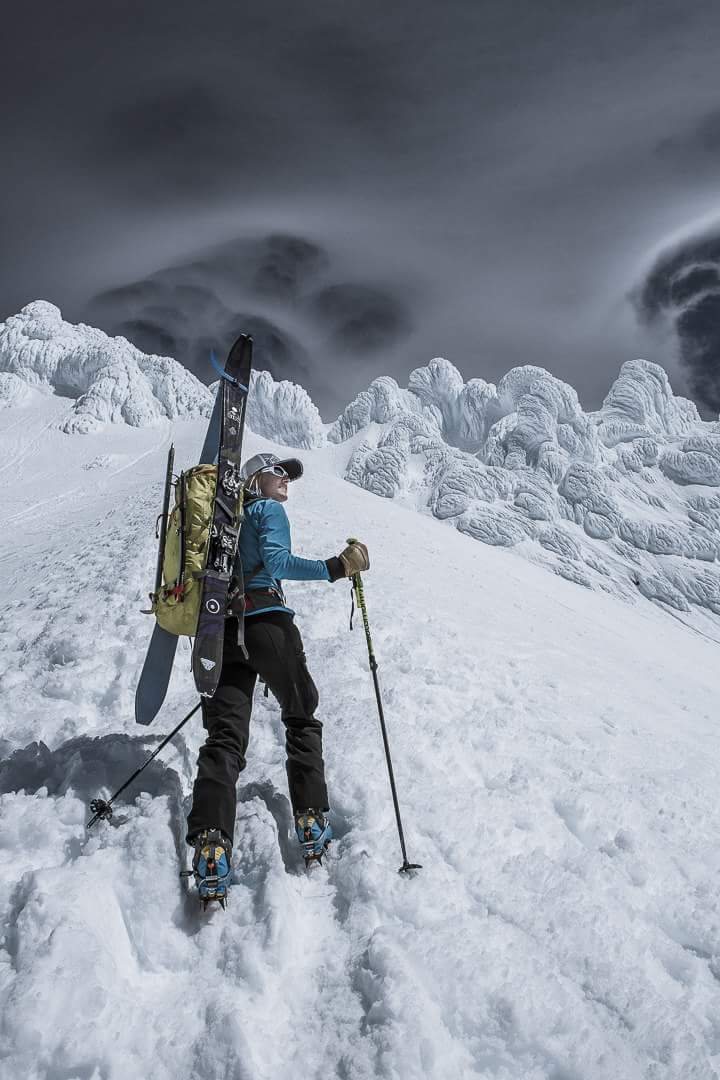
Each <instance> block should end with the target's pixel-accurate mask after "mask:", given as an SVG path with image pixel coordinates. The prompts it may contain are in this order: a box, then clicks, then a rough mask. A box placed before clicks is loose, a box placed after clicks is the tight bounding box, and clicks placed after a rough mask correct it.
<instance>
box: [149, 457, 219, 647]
mask: <svg viewBox="0 0 720 1080" xmlns="http://www.w3.org/2000/svg"><path fill="white" fill-rule="evenodd" d="M216 486H217V465H196V466H195V467H194V468H192V469H188V470H187V472H184V473H181V474H180V476H179V478H178V479H177V480H176V481H175V506H174V508H173V510H172V511H171V513H170V516H169V517H168V518H167V524H166V525H165V528H164V530H162V529H161V533H160V546H161V550H160V553H159V561H158V574H157V578H156V586H155V591H154V592H152V593H151V594H150V600H151V603H152V608H151V611H150V612H148V614H150V613H152V614H153V615H154V616H155V618H156V619H157V621H158V622H159V624H160V626H162V628H163V630H167V632H168V633H169V634H175V635H176V636H178V637H181V636H183V637H184V636H187V637H193V636H194V635H195V631H196V629H197V623H198V616H199V614H200V596H201V593H202V588H201V580H200V579H201V578H202V575H203V572H204V570H205V565H206V563H207V553H208V539H209V537H210V528H211V526H212V519H213V506H214V502H215V488H216ZM168 495H169V490H168ZM168 501H169V500H168ZM166 514H167V507H166V509H165V513H164V515H163V517H165V515H166ZM163 524H164V523H163ZM163 532H164V535H163Z"/></svg>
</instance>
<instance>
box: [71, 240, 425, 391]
mask: <svg viewBox="0 0 720 1080" xmlns="http://www.w3.org/2000/svg"><path fill="white" fill-rule="evenodd" d="M332 275H333V266H332V260H331V257H330V254H329V253H328V252H327V251H325V250H324V249H323V248H321V247H320V246H319V245H318V244H316V243H313V242H312V241H310V240H308V239H306V238H304V237H300V236H292V235H286V234H274V235H270V236H265V237H253V238H243V239H240V240H237V241H234V242H232V243H225V244H223V245H220V246H219V247H217V248H214V249H210V250H205V251H203V252H200V253H198V254H196V255H194V256H193V257H191V258H190V259H189V260H188V261H186V262H178V263H175V264H173V265H171V266H168V267H166V268H164V269H162V270H159V271H156V272H155V273H154V274H153V275H152V277H150V278H147V279H143V280H139V281H135V282H132V283H130V284H128V285H124V286H121V287H119V288H114V289H111V290H107V291H105V292H102V293H99V294H97V295H96V296H95V297H93V298H92V300H91V301H90V303H89V305H88V309H87V312H86V313H85V317H86V318H87V320H88V321H91V322H94V323H96V324H98V325H100V326H101V327H102V328H103V329H105V330H106V331H107V332H108V333H111V334H114V335H122V336H123V337H126V338H128V339H129V340H130V341H132V342H133V344H134V345H136V346H137V347H138V348H140V349H142V350H143V351H145V352H151V353H160V354H168V355H171V356H174V357H176V358H177V359H178V360H180V361H181V363H183V364H185V365H186V366H187V367H188V368H190V370H191V371H194V372H195V373H196V374H197V375H198V376H199V377H200V378H201V379H203V380H204V381H206V382H208V381H212V379H213V378H214V372H213V371H212V369H211V368H210V367H209V362H208V361H209V355H210V351H211V350H214V351H215V352H217V353H218V354H221V355H222V354H223V353H224V352H225V351H226V349H227V347H228V345H229V344H230V343H231V342H232V341H233V340H234V338H235V337H236V336H237V334H238V333H239V332H240V331H241V330H243V331H247V332H250V333H251V334H252V335H253V338H254V339H255V345H256V350H257V357H258V365H259V366H260V367H262V368H266V369H268V370H269V371H271V372H272V374H273V375H274V376H275V378H277V379H283V378H289V379H292V380H293V381H295V382H301V383H305V384H309V385H312V384H313V383H316V382H317V380H318V374H319V373H318V371H317V364H316V363H315V364H313V362H312V360H311V356H316V355H317V352H318V350H317V344H318V343H319V342H325V343H327V344H326V345H325V349H326V351H327V349H328V348H330V349H331V350H333V351H337V350H340V351H341V354H342V355H348V354H352V356H353V357H354V358H356V359H357V358H360V359H362V357H363V356H364V355H365V354H367V353H373V352H376V351H377V350H378V349H381V348H388V347H391V346H393V345H395V344H397V342H398V341H400V340H401V339H402V338H403V337H404V336H406V335H407V334H408V333H409V331H410V327H411V321H410V317H409V314H408V312H407V310H406V308H405V305H404V303H403V301H402V300H401V299H400V298H399V297H397V296H395V295H394V294H393V292H392V291H391V290H390V289H386V290H385V291H382V290H381V289H379V288H378V287H377V286H369V285H367V284H363V283H345V284H341V285H324V284H322V282H323V281H324V279H326V278H327V277H328V276H330V277H332Z"/></svg>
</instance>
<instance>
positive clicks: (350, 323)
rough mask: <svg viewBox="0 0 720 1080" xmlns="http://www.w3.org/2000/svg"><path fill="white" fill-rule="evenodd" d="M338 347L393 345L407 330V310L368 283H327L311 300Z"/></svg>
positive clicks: (360, 349)
mask: <svg viewBox="0 0 720 1080" xmlns="http://www.w3.org/2000/svg"><path fill="white" fill-rule="evenodd" d="M311 305H312V309H313V311H314V312H315V314H316V315H317V317H318V319H319V320H320V321H321V322H322V323H324V324H325V326H326V327H327V328H328V330H329V332H330V336H331V340H332V342H333V344H334V345H336V346H337V347H338V348H340V349H343V350H346V349H349V350H351V351H352V352H356V353H362V352H366V351H371V350H374V349H383V348H387V347H388V346H390V345H394V344H395V343H396V342H397V341H399V340H401V339H402V338H403V337H404V336H406V335H407V334H408V333H409V330H410V319H409V316H408V313H407V311H406V309H405V307H404V305H403V304H402V302H401V301H399V300H398V299H397V298H396V297H393V296H391V295H388V293H384V292H381V291H380V290H379V289H377V288H374V287H372V286H368V285H352V284H350V285H330V286H329V287H328V288H327V289H323V290H322V291H321V292H319V293H318V294H317V296H315V297H313V298H312V300H311Z"/></svg>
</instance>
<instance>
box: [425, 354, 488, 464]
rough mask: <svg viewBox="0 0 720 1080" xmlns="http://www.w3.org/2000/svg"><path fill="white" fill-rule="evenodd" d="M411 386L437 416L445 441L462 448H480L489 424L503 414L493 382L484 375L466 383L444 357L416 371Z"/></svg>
mask: <svg viewBox="0 0 720 1080" xmlns="http://www.w3.org/2000/svg"><path fill="white" fill-rule="evenodd" d="M408 390H409V391H410V392H411V393H412V394H414V395H415V397H416V398H417V399H418V401H420V402H421V403H422V404H423V405H424V406H425V407H426V408H427V409H429V410H431V411H432V412H433V414H434V415H435V416H436V417H437V419H438V423H439V426H440V430H441V432H442V436H443V438H444V439H445V441H446V442H449V443H450V444H451V445H452V446H457V447H458V448H459V449H461V450H469V451H476V450H478V449H479V448H480V446H481V445H482V443H483V440H484V438H485V435H486V433H487V429H488V426H489V424H490V423H492V421H494V420H495V419H497V417H498V416H499V415H500V410H499V409H498V408H497V399H496V396H495V387H494V386H493V384H492V383H487V382H485V380H484V379H471V380H470V381H469V382H468V383H467V384H464V383H463V378H462V375H461V374H460V372H459V371H458V370H457V368H456V367H454V365H453V364H451V363H450V361H449V360H445V359H444V358H443V357H435V359H434V360H432V361H431V362H430V363H429V364H428V365H427V367H421V368H416V369H415V370H414V371H412V372H411V373H410V377H409V379H408Z"/></svg>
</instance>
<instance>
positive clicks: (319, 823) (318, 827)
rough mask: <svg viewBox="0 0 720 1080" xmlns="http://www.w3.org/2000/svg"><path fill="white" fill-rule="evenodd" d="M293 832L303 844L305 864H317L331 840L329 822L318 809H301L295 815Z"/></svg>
mask: <svg viewBox="0 0 720 1080" xmlns="http://www.w3.org/2000/svg"><path fill="white" fill-rule="evenodd" d="M295 832H296V833H297V838H298V840H299V841H300V843H301V844H302V846H303V853H304V855H305V866H307V867H308V868H310V867H312V866H319V865H320V864H321V863H322V857H323V855H324V854H325V852H326V851H327V848H328V844H329V843H330V841H331V840H332V829H331V827H330V822H329V821H328V820H327V818H326V817H325V815H324V814H323V813H322V812H321V811H320V810H313V809H309V810H303V811H302V813H300V814H296V815H295Z"/></svg>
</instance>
